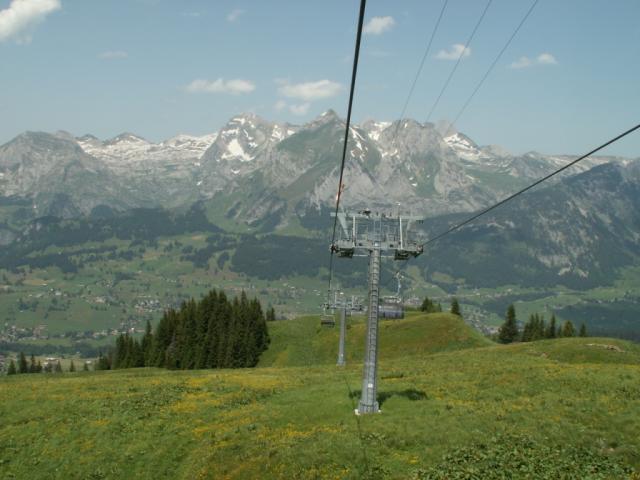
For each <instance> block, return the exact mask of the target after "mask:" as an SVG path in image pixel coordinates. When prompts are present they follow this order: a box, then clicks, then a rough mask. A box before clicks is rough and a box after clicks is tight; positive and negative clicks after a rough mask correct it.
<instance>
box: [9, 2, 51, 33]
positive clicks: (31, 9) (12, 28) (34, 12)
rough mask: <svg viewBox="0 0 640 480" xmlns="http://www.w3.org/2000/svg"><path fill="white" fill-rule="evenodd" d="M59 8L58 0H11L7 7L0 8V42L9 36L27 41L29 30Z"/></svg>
mask: <svg viewBox="0 0 640 480" xmlns="http://www.w3.org/2000/svg"><path fill="white" fill-rule="evenodd" d="M60 8H62V5H61V4H60V0H12V1H11V3H10V4H9V7H8V8H5V9H4V10H0V42H4V41H5V40H9V39H10V38H16V39H17V40H18V41H21V42H29V40H30V39H31V36H30V34H29V33H30V31H31V30H32V29H33V28H34V27H35V26H36V25H37V24H38V23H40V22H41V21H43V20H44V19H45V17H46V16H47V15H49V14H50V13H52V12H54V11H56V10H59V9H60Z"/></svg>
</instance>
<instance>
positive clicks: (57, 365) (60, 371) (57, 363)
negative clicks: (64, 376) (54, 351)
mask: <svg viewBox="0 0 640 480" xmlns="http://www.w3.org/2000/svg"><path fill="white" fill-rule="evenodd" d="M54 371H55V372H56V373H62V365H60V360H58V361H57V362H56V366H55V369H54Z"/></svg>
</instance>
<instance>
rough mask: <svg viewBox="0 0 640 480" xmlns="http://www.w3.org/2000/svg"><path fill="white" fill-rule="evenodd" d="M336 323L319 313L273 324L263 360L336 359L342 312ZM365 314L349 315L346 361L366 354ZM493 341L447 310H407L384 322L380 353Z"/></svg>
mask: <svg viewBox="0 0 640 480" xmlns="http://www.w3.org/2000/svg"><path fill="white" fill-rule="evenodd" d="M335 317H336V327H334V328H327V327H322V326H320V321H319V318H318V317H317V316H309V317H302V318H299V319H295V320H285V321H279V322H274V323H271V324H269V333H270V335H271V338H272V346H271V347H270V348H269V350H267V351H266V352H265V353H264V354H263V355H262V357H261V359H260V365H261V366H278V367H283V366H302V365H318V364H331V363H336V360H337V357H336V345H337V343H338V339H339V335H340V329H339V315H338V314H336V315H335ZM365 329H366V325H365V319H364V316H362V315H359V316H354V317H347V334H346V342H345V354H346V360H347V362H359V361H361V359H362V356H363V354H364V335H365ZM491 344H492V342H490V341H489V340H487V339H486V338H484V337H483V336H482V335H480V334H479V333H477V332H475V331H474V330H472V329H470V328H469V327H468V326H467V325H466V324H465V323H464V321H462V320H461V319H460V318H458V317H456V316H454V315H450V314H447V313H442V314H431V315H425V314H422V313H418V312H408V313H407V316H406V318H405V319H403V320H382V321H381V322H380V355H381V356H384V357H385V358H396V357H402V356H419V355H424V354H428V353H436V352H442V351H448V350H459V349H464V348H472V347H481V346H487V345H491Z"/></svg>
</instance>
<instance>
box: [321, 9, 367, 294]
mask: <svg viewBox="0 0 640 480" xmlns="http://www.w3.org/2000/svg"><path fill="white" fill-rule="evenodd" d="M366 4H367V0H360V13H359V16H358V33H357V34H356V46H355V51H354V54H353V70H352V72H351V88H350V89H349V106H348V108H347V124H346V126H345V130H344V144H343V146H342V161H341V162H340V178H339V180H338V193H337V195H336V209H335V217H334V219H333V232H332V234H331V252H330V254H329V288H328V289H327V301H329V302H330V301H331V299H330V298H329V295H331V280H332V278H333V254H334V251H333V245H334V244H335V241H336V227H337V225H338V210H339V208H340V197H341V195H342V179H343V177H344V165H345V162H346V158H347V142H348V140H349V129H350V128H351V110H352V107H353V94H354V91H355V87H356V75H357V73H358V58H359V57H360V41H361V39H362V25H363V23H364V11H365V7H366Z"/></svg>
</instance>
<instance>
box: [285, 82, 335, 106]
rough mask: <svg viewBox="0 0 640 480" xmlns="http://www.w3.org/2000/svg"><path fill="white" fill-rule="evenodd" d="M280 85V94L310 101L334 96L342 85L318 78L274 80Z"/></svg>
mask: <svg viewBox="0 0 640 480" xmlns="http://www.w3.org/2000/svg"><path fill="white" fill-rule="evenodd" d="M276 82H277V83H280V84H281V86H280V87H279V88H278V92H279V93H280V95H282V96H284V97H288V98H297V99H298V100H304V101H305V102H310V101H313V100H319V99H322V98H329V97H334V96H336V95H337V94H338V93H340V91H341V90H342V85H340V84H339V83H337V82H332V81H331V80H318V81H317V82H306V83H294V84H291V83H288V82H287V81H276Z"/></svg>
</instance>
